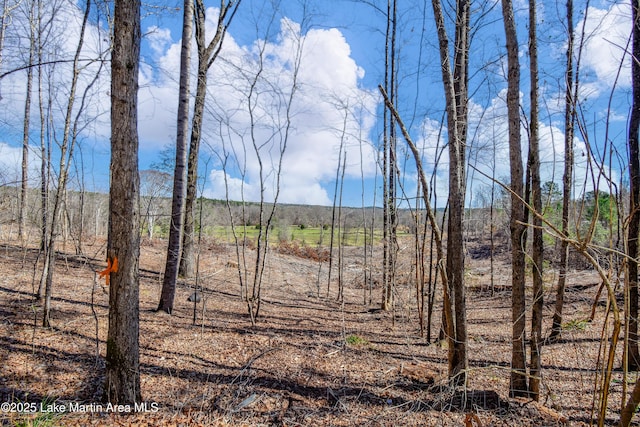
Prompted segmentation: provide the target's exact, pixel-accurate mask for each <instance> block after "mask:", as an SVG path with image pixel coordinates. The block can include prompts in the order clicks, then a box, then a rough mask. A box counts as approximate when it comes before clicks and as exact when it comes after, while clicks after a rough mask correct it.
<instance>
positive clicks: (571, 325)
mask: <svg viewBox="0 0 640 427" xmlns="http://www.w3.org/2000/svg"><path fill="white" fill-rule="evenodd" d="M588 324H589V320H587V319H575V320H571V321H569V322H567V323H565V324H564V325H562V329H564V330H565V331H584V330H586V329H587V325H588Z"/></svg>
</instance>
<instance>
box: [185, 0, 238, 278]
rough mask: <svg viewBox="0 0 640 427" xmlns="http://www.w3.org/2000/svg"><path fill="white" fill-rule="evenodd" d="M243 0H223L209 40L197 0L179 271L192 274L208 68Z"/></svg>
mask: <svg viewBox="0 0 640 427" xmlns="http://www.w3.org/2000/svg"><path fill="white" fill-rule="evenodd" d="M240 2H241V0H237V1H234V0H229V1H226V0H221V1H220V8H219V10H218V25H217V26H216V33H215V34H214V36H213V38H212V39H211V41H210V42H209V43H208V44H207V41H206V38H207V37H206V29H205V27H206V25H205V23H206V8H205V5H204V1H203V0H195V32H196V45H197V47H198V80H197V84H196V98H195V103H194V106H193V120H192V124H191V142H190V144H189V160H188V166H187V197H186V199H185V204H184V205H185V216H184V233H183V237H182V255H181V257H180V274H181V275H182V276H184V277H192V276H193V274H194V270H195V267H194V212H193V208H194V206H195V200H196V184H197V180H198V156H199V152H200V140H201V138H202V119H203V113H204V106H205V98H206V95H207V72H208V71H209V68H211V65H212V64H213V62H214V61H215V59H216V58H217V57H218V54H219V53H220V49H221V48H222V42H223V41H224V36H225V34H226V32H227V28H228V27H229V25H230V24H231V20H232V19H233V17H234V16H235V13H236V11H237V10H238V6H239V5H240Z"/></svg>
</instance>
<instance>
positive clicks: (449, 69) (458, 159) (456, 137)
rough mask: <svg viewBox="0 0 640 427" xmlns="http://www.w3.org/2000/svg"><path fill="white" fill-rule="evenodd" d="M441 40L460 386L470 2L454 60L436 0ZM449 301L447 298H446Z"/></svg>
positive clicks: (453, 332)
mask: <svg viewBox="0 0 640 427" xmlns="http://www.w3.org/2000/svg"><path fill="white" fill-rule="evenodd" d="M431 3H432V6H433V12H434V17H435V20H436V29H437V32H438V42H439V50H440V65H441V72H442V83H443V86H444V94H445V100H446V112H447V132H448V148H449V200H448V205H449V219H448V222H447V259H446V275H447V283H446V286H448V287H449V292H448V293H449V294H450V295H451V296H452V299H451V301H448V303H450V304H451V309H450V312H451V313H452V314H453V316H452V318H451V319H450V321H449V322H448V324H447V328H446V331H445V332H446V333H447V335H448V336H449V337H448V339H449V340H450V341H449V376H450V378H451V380H452V382H453V383H454V384H456V385H463V384H466V381H467V372H466V370H467V365H468V359H467V320H466V297H465V284H464V248H463V245H464V240H463V230H464V226H463V224H464V199H465V192H466V182H465V179H466V178H465V166H466V163H465V157H466V155H465V154H466V153H465V150H466V139H467V128H468V121H467V104H468V79H469V76H468V68H469V43H470V40H469V37H470V34H469V25H470V23H469V21H470V13H471V12H470V7H471V4H470V2H469V1H468V0H458V1H457V2H456V10H455V39H454V46H453V58H451V53H450V52H449V49H450V48H449V36H448V34H447V31H446V25H445V19H444V12H443V9H442V4H441V2H440V1H439V0H432V2H431ZM445 303H446V302H445Z"/></svg>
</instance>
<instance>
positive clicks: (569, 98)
mask: <svg viewBox="0 0 640 427" xmlns="http://www.w3.org/2000/svg"><path fill="white" fill-rule="evenodd" d="M573 32H574V26H573V0H567V52H566V58H567V64H566V67H567V68H566V71H565V85H566V86H565V100H564V101H565V102H564V108H565V111H564V171H563V174H562V233H563V234H564V235H565V236H568V235H569V213H570V205H571V184H572V179H573V137H574V134H575V132H574V123H575V119H576V114H575V111H576V110H575V100H576V95H577V89H578V78H577V77H578V76H577V73H578V70H576V71H575V73H574V65H573V56H574V44H575V36H574V34H573ZM568 267H569V243H568V242H567V241H566V240H562V241H561V242H560V265H559V268H558V284H557V287H556V301H555V309H554V312H553V324H552V326H551V333H550V335H549V339H550V340H552V341H553V340H557V339H559V338H560V337H561V334H562V309H563V306H564V290H565V286H566V282H567V270H568Z"/></svg>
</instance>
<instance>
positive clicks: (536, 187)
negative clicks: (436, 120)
mask: <svg viewBox="0 0 640 427" xmlns="http://www.w3.org/2000/svg"><path fill="white" fill-rule="evenodd" d="M536 25H537V23H536V3H535V0H529V57H530V65H529V70H530V76H531V77H530V81H531V93H530V104H531V120H530V124H529V161H530V163H529V164H530V168H529V170H530V171H531V196H532V202H533V209H534V210H535V211H536V212H542V191H541V188H540V152H539V151H540V147H539V146H540V144H539V140H538V40H537V32H536ZM532 217H533V218H532V221H533V233H532V234H533V236H532V237H533V242H532V250H533V253H532V261H533V267H532V271H531V273H532V276H533V302H532V304H531V342H530V346H531V369H530V376H531V379H530V380H529V392H530V395H531V397H532V398H533V399H534V400H536V401H537V400H539V398H540V370H541V367H542V362H541V359H540V352H541V350H542V308H543V292H544V289H543V285H544V283H543V280H542V273H543V264H544V241H543V240H542V219H541V218H540V217H539V216H537V215H535V213H532Z"/></svg>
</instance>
